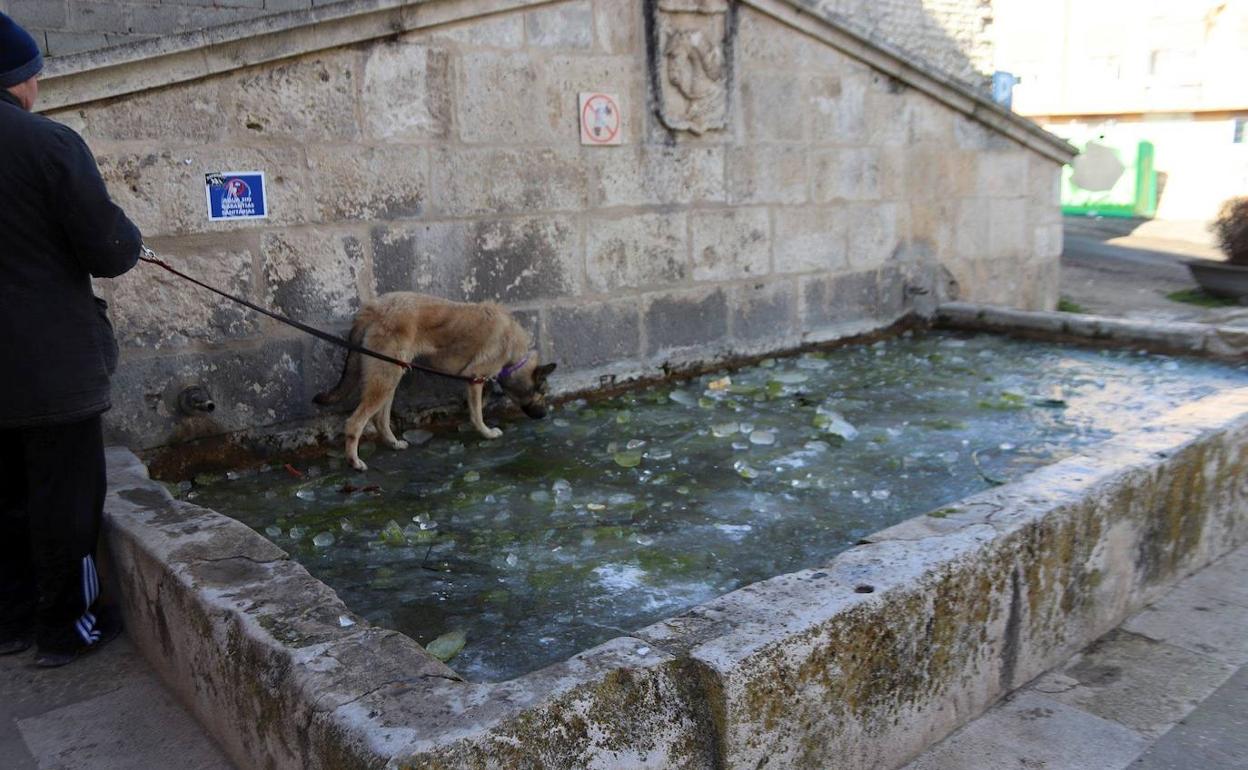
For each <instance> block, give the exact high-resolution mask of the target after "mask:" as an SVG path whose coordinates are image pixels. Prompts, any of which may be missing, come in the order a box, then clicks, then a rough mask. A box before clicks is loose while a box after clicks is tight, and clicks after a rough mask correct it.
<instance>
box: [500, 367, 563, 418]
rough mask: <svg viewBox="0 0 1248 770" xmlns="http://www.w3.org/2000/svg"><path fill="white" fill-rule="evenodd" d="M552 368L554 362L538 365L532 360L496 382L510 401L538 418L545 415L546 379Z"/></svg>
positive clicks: (529, 414)
mask: <svg viewBox="0 0 1248 770" xmlns="http://www.w3.org/2000/svg"><path fill="white" fill-rule="evenodd" d="M554 370H555V365H554V364H545V365H543V366H539V365H537V363H536V361H534V362H533V363H532V364H529V365H527V366H522V367H520V369H519V370H518V371H515V372H512V373H511V374H509V375H507V376H506V377H502V378H500V379H499V381H498V384H499V385H500V386H501V387H502V389H503V392H504V393H506V394H507V395H508V396H509V397H510V398H511V400H512V401H515V402H516V403H517V404H519V405H520V408H521V409H523V410H524V413H525V414H527V415H528V416H530V417H532V418H533V419H534V420H540V419H542V418H543V417H545V416H546V379H547V378H548V377H550V373H551V372H553V371H554Z"/></svg>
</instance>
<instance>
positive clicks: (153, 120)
mask: <svg viewBox="0 0 1248 770" xmlns="http://www.w3.org/2000/svg"><path fill="white" fill-rule="evenodd" d="M222 83H223V79H222V78H210V79H208V80H202V81H199V82H196V83H190V84H187V85H184V86H179V87H177V88H165V89H161V90H157V91H147V92H144V93H141V94H136V95H135V96H133V97H131V98H130V99H129V100H127V104H126V107H125V109H118V108H117V107H116V106H114V105H111V104H110V105H87V106H85V107H82V108H80V109H77V110H72V111H67V112H64V113H59V114H53V115H50V116H49V117H52V118H54V119H56V120H60V121H61V122H65V123H70V125H71V127H72V128H74V129H75V130H77V131H78V132H79V133H80V134H82V137H83V138H84V139H86V140H87V142H88V143H89V144H92V145H94V144H96V143H97V142H105V141H116V142H125V141H149V142H150V141H159V140H164V139H167V138H168V137H170V136H176V137H179V138H181V139H184V140H186V141H191V142H197V143H198V142H210V141H213V140H215V139H218V138H220V137H221V136H222V135H224V134H225V133H226V132H227V131H228V130H230V125H229V117H228V115H227V114H226V113H225V112H224V111H223V110H222V109H221V90H222ZM71 116H72V119H71ZM75 120H76V121H77V123H78V124H77V125H74V121H75Z"/></svg>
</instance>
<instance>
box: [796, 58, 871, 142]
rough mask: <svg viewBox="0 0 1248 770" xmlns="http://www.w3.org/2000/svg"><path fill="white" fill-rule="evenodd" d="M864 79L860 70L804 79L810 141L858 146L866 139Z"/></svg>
mask: <svg viewBox="0 0 1248 770" xmlns="http://www.w3.org/2000/svg"><path fill="white" fill-rule="evenodd" d="M867 78H868V76H867V75H866V74H865V73H863V74H860V75H850V76H839V75H823V76H817V77H812V78H811V79H810V80H809V81H807V85H806V93H807V97H806V102H807V104H808V105H809V106H810V121H811V126H810V132H811V134H810V138H811V141H813V142H814V143H815V144H836V145H859V144H862V143H863V142H864V141H865V140H866V127H867V113H866V95H867V85H868V79H867ZM790 119H792V115H791V114H790Z"/></svg>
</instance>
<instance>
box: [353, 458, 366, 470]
mask: <svg viewBox="0 0 1248 770" xmlns="http://www.w3.org/2000/svg"><path fill="white" fill-rule="evenodd" d="M351 467H352V468H355V469H356V470H357V471H366V470H368V466H367V465H365V464H364V461H363V460H361V459H360V458H358V457H352V458H351Z"/></svg>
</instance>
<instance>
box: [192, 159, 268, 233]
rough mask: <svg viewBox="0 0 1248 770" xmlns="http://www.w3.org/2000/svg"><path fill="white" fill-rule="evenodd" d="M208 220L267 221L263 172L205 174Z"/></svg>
mask: <svg viewBox="0 0 1248 770" xmlns="http://www.w3.org/2000/svg"><path fill="white" fill-rule="evenodd" d="M204 188H205V190H206V192H207V194H208V219H210V220H212V221H219V220H223V219H264V218H266V217H267V216H268V215H269V213H268V208H267V201H266V200H265V196H264V172H263V171H217V172H214V173H211V174H204Z"/></svg>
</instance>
